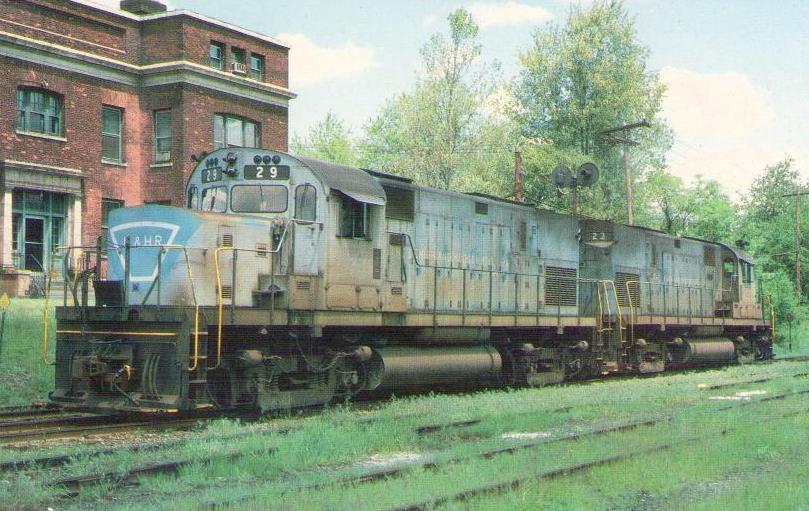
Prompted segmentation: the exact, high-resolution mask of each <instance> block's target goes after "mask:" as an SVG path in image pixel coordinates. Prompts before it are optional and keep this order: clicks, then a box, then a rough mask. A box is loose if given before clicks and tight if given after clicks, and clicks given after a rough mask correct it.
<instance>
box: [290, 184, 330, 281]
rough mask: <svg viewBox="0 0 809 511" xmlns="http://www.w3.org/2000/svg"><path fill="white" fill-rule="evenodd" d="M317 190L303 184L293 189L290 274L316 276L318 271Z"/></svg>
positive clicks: (320, 232) (312, 186) (321, 228)
mask: <svg viewBox="0 0 809 511" xmlns="http://www.w3.org/2000/svg"><path fill="white" fill-rule="evenodd" d="M317 199H318V197H317V189H316V188H315V187H314V185H311V184H309V183H304V184H301V185H298V186H297V187H295V211H294V222H293V225H291V226H290V227H291V230H292V232H291V234H292V241H293V255H292V261H293V264H292V273H293V274H295V275H318V274H319V271H320V243H321V239H322V236H323V224H322V223H321V222H320V221H319V216H318V211H317Z"/></svg>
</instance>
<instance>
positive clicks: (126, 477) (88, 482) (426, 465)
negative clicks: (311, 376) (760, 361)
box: [48, 380, 809, 509]
mask: <svg viewBox="0 0 809 511" xmlns="http://www.w3.org/2000/svg"><path fill="white" fill-rule="evenodd" d="M757 381H758V380H747V381H739V382H735V384H736V385H745V384H748V383H755V382H757ZM806 393H809V389H805V390H800V391H796V392H788V393H781V394H775V395H772V396H767V397H764V398H760V399H757V400H753V401H749V402H742V403H737V404H735V405H733V406H727V407H722V408H718V409H717V411H725V410H730V409H735V408H741V407H743V406H749V405H754V404H760V403H765V402H769V401H773V400H780V399H786V398H790V397H793V396H798V395H802V394H806ZM671 420H673V416H671V415H662V416H660V417H656V418H651V419H650V418H645V419H641V420H636V421H629V422H625V423H621V424H614V425H611V426H607V427H601V428H595V429H592V430H586V431H579V432H574V433H566V434H561V435H559V436H555V437H551V438H543V439H541V440H538V441H534V442H528V443H521V444H518V445H511V446H505V447H500V448H496V449H490V450H487V451H483V452H480V453H477V454H474V455H464V456H456V457H452V458H448V459H443V460H440V461H425V462H423V463H416V464H410V465H405V466H400V467H394V468H384V469H380V470H377V471H373V472H366V473H362V474H359V475H351V476H347V477H342V478H340V477H338V478H335V479H331V480H328V481H324V482H319V483H315V484H310V485H301V486H295V487H292V488H290V491H297V490H313V489H322V488H325V487H329V486H333V485H349V484H350V485H356V484H363V483H369V482H373V481H379V480H382V479H388V478H392V477H401V476H404V475H406V474H407V473H409V472H411V471H413V470H415V469H425V470H437V469H439V468H441V467H444V466H448V465H452V464H459V463H464V462H468V461H472V460H474V459H480V458H483V459H489V458H493V457H496V456H500V455H504V454H514V453H516V452H519V451H525V450H531V449H536V448H539V447H542V446H547V445H549V444H553V443H559V442H572V441H576V440H582V439H585V438H590V437H598V436H603V435H607V434H610V433H619V432H626V431H631V430H634V429H638V428H642V427H650V426H654V425H658V424H662V423H666V422H670V421H671ZM481 422H482V419H479V418H474V419H465V420H459V421H456V422H451V423H443V424H424V425H421V426H418V427H416V428H414V431H415V432H416V433H417V434H419V435H428V434H432V433H439V432H444V431H447V430H451V429H461V428H467V427H471V426H475V425H477V424H479V423H481ZM292 430H293V429H292V428H290V429H289V431H292ZM276 431H277V430H276ZM253 433H255V432H253ZM253 433H247V434H253ZM240 436H244V434H240V433H237V434H233V435H229V436H228V438H230V437H233V438H237V437H240ZM163 446H165V445H163ZM163 446H161V447H163ZM670 447H671V446H670V445H667V446H658V447H655V448H653V449H652V450H648V449H647V450H643V451H639V452H630V453H623V454H620V455H618V456H614V457H611V458H607V459H600V460H595V461H594V462H589V463H586V464H580V465H571V466H565V467H562V468H559V469H554V470H551V471H547V472H544V473H542V474H540V476H536V475H533V476H531V477H530V478H529V479H532V478H536V477H540V478H547V477H553V476H554V475H558V474H557V472H558V473H559V474H561V473H570V472H575V471H577V470H584V469H586V468H590V467H595V466H598V465H599V464H606V463H613V462H617V461H622V460H625V459H629V458H632V457H635V456H639V455H644V454H649V453H650V452H653V451H654V450H660V449H666V448H670ZM275 451H277V448H275V447H264V448H261V449H259V450H252V451H240V452H230V453H222V454H219V455H216V456H211V457H207V458H194V459H182V460H167V461H161V462H156V463H151V464H146V465H143V466H140V467H135V468H133V469H130V470H128V471H125V472H120V471H119V472H109V473H102V474H83V475H79V476H71V477H67V478H62V479H58V480H54V481H51V482H49V483H48V485H49V486H56V487H63V488H65V490H66V491H65V493H64V494H63V496H64V497H69V498H72V497H77V496H78V495H79V494H80V490H81V488H83V487H85V486H92V485H97V484H100V483H105V484H107V485H110V486H113V487H115V486H131V485H136V484H138V481H139V479H140V478H141V477H144V476H149V475H155V474H167V473H176V472H178V471H179V470H180V469H181V468H183V467H185V466H189V465H192V464H204V463H210V462H215V461H222V460H226V461H232V460H237V459H239V458H241V457H243V456H251V455H261V454H265V455H266V454H270V453H273V452H275ZM481 491H483V490H481ZM486 491H491V489H487V490H486ZM245 500H249V497H244V498H237V499H234V500H232V501H229V502H227V503H226V504H228V505H232V504H238V503H240V502H243V501H245ZM222 504H223V503H222V502H218V503H216V507H218V506H221V505H222ZM433 504H435V503H434V502H431V503H427V504H425V506H426V507H428V506H431V505H433ZM420 505H421V504H415V505H408V506H405V507H403V508H401V509H424V508H425V507H419V506H420ZM413 506H415V507H413ZM397 509H399V508H397Z"/></svg>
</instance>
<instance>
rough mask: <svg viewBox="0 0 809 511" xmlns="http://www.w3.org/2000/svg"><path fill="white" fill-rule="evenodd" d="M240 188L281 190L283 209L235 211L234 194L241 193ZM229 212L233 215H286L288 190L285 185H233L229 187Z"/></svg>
mask: <svg viewBox="0 0 809 511" xmlns="http://www.w3.org/2000/svg"><path fill="white" fill-rule="evenodd" d="M242 188H259V189H261V188H283V189H284V201H283V204H284V209H273V210H270V211H262V210H260V209H259V210H252V209H237V208H236V196H235V193H237V192H238V193H241V191H240V189H242ZM230 210H231V211H233V212H234V213H264V214H267V213H269V214H278V213H286V212H287V210H289V188H288V187H287V186H285V185H281V184H278V185H269V184H255V185H254V184H243V185H233V186H231V187H230Z"/></svg>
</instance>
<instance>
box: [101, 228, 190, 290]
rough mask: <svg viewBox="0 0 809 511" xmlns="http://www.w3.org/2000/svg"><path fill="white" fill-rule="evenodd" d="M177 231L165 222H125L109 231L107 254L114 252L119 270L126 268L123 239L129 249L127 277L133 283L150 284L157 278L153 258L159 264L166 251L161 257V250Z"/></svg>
mask: <svg viewBox="0 0 809 511" xmlns="http://www.w3.org/2000/svg"><path fill="white" fill-rule="evenodd" d="M179 231H180V226H179V225H175V224H170V223H166V222H149V221H142V222H129V223H125V224H120V225H116V226H114V227H112V228H111V229H110V240H111V241H112V243H113V246H111V247H110V252H113V251H114V252H115V253H116V254H117V256H118V261H119V262H120V264H121V268H124V267H125V265H126V261H125V257H126V254H125V249H124V246H125V244H126V239H127V238H129V244H130V246H131V247H132V249H131V251H130V257H129V264H130V268H129V275H130V277H129V278H130V280H131V281H133V282H138V281H153V280H155V279H156V278H157V258H158V257H160V259H161V264H162V262H163V260H165V258H166V256H167V255H168V254H169V251H166V252H164V253H162V254H161V251H160V248H159V247H161V246H165V245H171V244H173V243H174V239H175V238H176V237H177V233H178V232H179Z"/></svg>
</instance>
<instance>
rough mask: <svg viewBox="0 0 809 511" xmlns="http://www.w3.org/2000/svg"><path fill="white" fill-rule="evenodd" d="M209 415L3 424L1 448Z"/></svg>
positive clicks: (183, 423) (178, 424)
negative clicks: (27, 442) (20, 443)
mask: <svg viewBox="0 0 809 511" xmlns="http://www.w3.org/2000/svg"><path fill="white" fill-rule="evenodd" d="M204 418H207V417H205V416H196V415H195V416H176V417H175V416H157V417H144V416H139V417H129V416H122V415H103V414H75V415H74V414H65V413H63V414H61V415H55V416H53V417H44V418H31V417H24V418H21V419H19V420H6V421H0V445H8V444H14V443H19V442H24V441H34V440H50V439H55V438H73V437H80V436H82V437H83V436H95V435H103V434H111V433H118V432H122V431H129V430H132V429H166V428H182V427H187V426H188V427H190V426H193V425H194V424H196V423H197V422H198V421H199V420H201V419H204Z"/></svg>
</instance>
